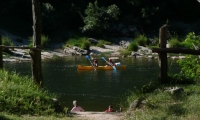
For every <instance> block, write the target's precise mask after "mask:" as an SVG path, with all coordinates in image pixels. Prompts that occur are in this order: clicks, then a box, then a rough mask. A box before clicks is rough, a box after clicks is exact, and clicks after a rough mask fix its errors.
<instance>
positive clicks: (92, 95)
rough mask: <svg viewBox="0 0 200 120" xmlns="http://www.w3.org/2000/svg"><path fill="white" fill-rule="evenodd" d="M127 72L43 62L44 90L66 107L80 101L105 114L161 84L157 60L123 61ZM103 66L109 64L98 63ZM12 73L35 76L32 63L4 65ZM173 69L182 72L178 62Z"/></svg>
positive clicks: (71, 61) (69, 61)
mask: <svg viewBox="0 0 200 120" xmlns="http://www.w3.org/2000/svg"><path fill="white" fill-rule="evenodd" d="M120 62H121V64H123V65H126V66H127V68H126V69H125V70H116V71H113V70H109V71H104V70H97V71H78V70H77V65H90V62H89V61H88V59H86V58H85V57H81V56H78V57H67V58H58V59H49V60H43V61H42V71H43V79H44V86H45V88H46V89H47V90H49V91H50V92H53V93H56V94H59V95H60V98H59V99H60V101H61V103H62V105H64V106H66V107H68V108H69V109H71V108H72V107H73V105H72V101H73V100H77V101H78V102H79V103H80V105H81V106H82V107H83V108H84V109H85V110H86V111H104V110H106V109H107V107H108V105H113V106H114V107H115V108H117V107H118V104H119V103H120V102H121V100H123V98H125V96H126V94H127V93H128V92H129V91H131V90H134V89H139V88H140V87H142V86H143V85H145V84H148V83H149V82H151V81H155V80H158V72H159V71H158V61H157V59H147V58H120ZM98 63H99V65H105V64H106V63H105V61H104V60H101V59H100V58H99V59H98ZM4 67H5V68H6V69H7V70H9V71H16V72H17V73H19V74H20V75H28V76H31V63H30V62H4ZM169 69H170V70H171V71H173V72H176V71H177V70H178V68H177V65H176V63H175V61H171V60H170V61H169Z"/></svg>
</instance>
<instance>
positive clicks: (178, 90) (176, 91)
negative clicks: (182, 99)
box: [165, 87, 184, 94]
mask: <svg viewBox="0 0 200 120" xmlns="http://www.w3.org/2000/svg"><path fill="white" fill-rule="evenodd" d="M165 92H170V93H171V94H180V93H181V92H184V89H183V88H181V87H173V88H167V89H166V90H165Z"/></svg>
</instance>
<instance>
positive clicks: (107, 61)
mask: <svg viewBox="0 0 200 120" xmlns="http://www.w3.org/2000/svg"><path fill="white" fill-rule="evenodd" d="M101 58H102V59H103V60H105V61H106V62H107V63H108V64H109V65H110V66H112V67H113V69H114V70H116V67H115V66H114V65H113V64H112V63H110V62H108V61H107V60H106V59H105V58H104V57H101Z"/></svg>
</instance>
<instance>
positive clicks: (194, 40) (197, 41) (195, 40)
mask: <svg viewBox="0 0 200 120" xmlns="http://www.w3.org/2000/svg"><path fill="white" fill-rule="evenodd" d="M193 44H194V45H195V46H197V47H199V48H200V36H197V35H195V33H194V32H189V33H188V34H187V36H186V39H185V40H184V41H183V42H182V43H181V45H182V46H184V47H185V48H190V49H194V46H193Z"/></svg>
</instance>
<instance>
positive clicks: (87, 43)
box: [81, 40, 91, 50]
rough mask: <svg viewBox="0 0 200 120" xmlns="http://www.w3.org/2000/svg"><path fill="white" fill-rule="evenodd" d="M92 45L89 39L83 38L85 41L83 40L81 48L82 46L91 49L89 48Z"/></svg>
mask: <svg viewBox="0 0 200 120" xmlns="http://www.w3.org/2000/svg"><path fill="white" fill-rule="evenodd" d="M90 45H91V43H90V41H89V40H83V41H82V42H81V48H82V49H86V50H89V49H90Z"/></svg>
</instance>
